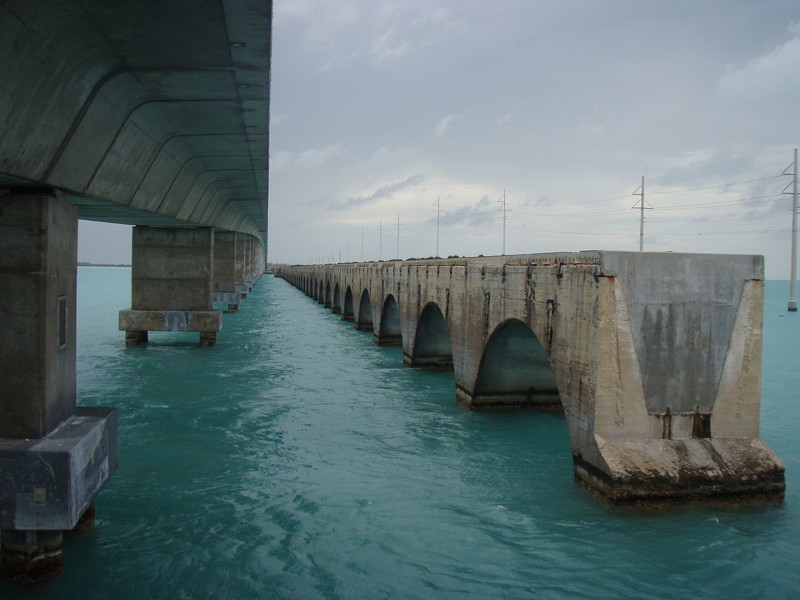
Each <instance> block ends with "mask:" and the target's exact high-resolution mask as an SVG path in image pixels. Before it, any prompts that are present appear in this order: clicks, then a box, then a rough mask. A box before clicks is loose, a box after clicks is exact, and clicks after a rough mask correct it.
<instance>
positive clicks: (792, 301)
mask: <svg viewBox="0 0 800 600" xmlns="http://www.w3.org/2000/svg"><path fill="white" fill-rule="evenodd" d="M792 166H793V169H792V260H791V263H792V267H791V268H792V272H791V277H790V280H789V308H788V310H789V312H796V311H797V148H795V149H794V162H793V163H792ZM784 173H786V171H785V170H784Z"/></svg>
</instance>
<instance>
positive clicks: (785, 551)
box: [0, 267, 800, 600]
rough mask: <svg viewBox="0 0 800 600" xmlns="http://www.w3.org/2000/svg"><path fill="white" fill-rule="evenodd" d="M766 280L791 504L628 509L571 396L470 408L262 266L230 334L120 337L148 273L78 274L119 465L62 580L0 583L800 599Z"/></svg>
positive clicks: (792, 394) (50, 591) (787, 354)
mask: <svg viewBox="0 0 800 600" xmlns="http://www.w3.org/2000/svg"><path fill="white" fill-rule="evenodd" d="M787 297H788V284H787V283H786V282H769V283H768V284H767V303H766V310H765V348H764V369H763V394H762V421H761V422H762V437H763V439H764V440H765V441H766V442H767V443H768V444H769V445H770V446H771V447H772V448H773V449H774V450H775V451H776V452H777V453H778V454H779V455H780V456H781V457H782V458H783V460H784V461H785V463H786V468H787V471H786V479H787V486H788V487H787V494H786V498H785V501H784V503H783V504H782V505H779V506H755V507H745V508H734V507H713V506H704V505H698V504H693V505H686V506H681V507H676V508H670V509H661V510H642V509H630V508H627V509H626V508H613V507H609V506H607V505H605V504H603V503H601V502H598V501H597V500H595V499H594V498H593V497H592V496H591V495H590V494H589V493H587V492H586V491H585V490H583V489H582V488H580V487H578V486H577V485H575V484H574V483H573V480H572V465H571V458H570V451H569V443H568V440H567V430H566V425H565V423H564V419H563V417H562V416H559V415H557V414H553V413H546V412H544V413H537V412H526V411H522V412H505V413H472V412H468V411H465V410H463V409H461V408H460V407H459V406H458V405H457V404H456V403H455V397H454V383H453V377H452V374H449V373H427V372H421V371H418V370H414V369H407V368H404V367H403V366H402V353H401V351H400V349H399V348H378V347H376V346H374V344H373V343H372V335H371V334H367V333H361V332H357V331H355V330H354V329H353V326H352V324H351V323H345V322H343V321H341V320H339V319H338V317H336V316H334V315H332V314H331V313H330V311H329V310H326V309H324V308H323V307H322V306H320V305H319V304H317V303H316V302H314V301H313V300H311V299H310V298H308V297H306V296H304V295H303V294H302V293H301V292H300V291H298V290H296V289H295V288H293V287H291V286H290V285H289V284H288V283H286V282H284V281H282V280H279V279H274V278H273V277H271V276H265V277H263V278H262V279H261V280H260V281H259V283H258V284H257V286H256V288H255V289H254V291H253V292H252V293H251V294H250V296H249V298H248V299H247V300H246V301H245V302H244V303H243V304H242V305H241V310H240V312H239V313H236V314H227V315H225V316H224V329H223V331H222V332H220V334H219V337H218V344H217V346H216V347H215V348H213V349H208V348H200V347H198V345H197V339H196V337H197V334H170V333H163V334H157V333H155V334H151V342H150V343H149V344H147V345H145V346H141V347H137V348H126V347H125V346H124V334H123V333H122V332H119V331H117V312H118V311H119V310H120V309H122V308H126V307H127V306H128V305H129V299H130V270H129V269H124V268H91V267H83V268H80V269H79V315H78V317H79V333H78V336H79V337H78V390H79V403H80V404H84V405H98V406H115V407H117V408H118V409H119V415H120V468H119V470H118V471H117V472H116V474H115V475H114V476H113V477H112V479H111V480H110V482H109V484H108V485H107V486H106V488H105V490H104V491H103V492H102V493H101V495H100V496H99V497H98V499H97V502H96V507H97V526H96V528H95V529H94V530H93V531H91V532H88V533H83V534H70V535H68V536H65V542H64V552H65V573H64V574H63V576H61V577H60V578H59V579H57V580H56V581H53V582H50V583H47V584H43V585H40V586H37V587H34V588H26V589H20V588H14V587H11V586H8V585H5V584H0V598H12V599H16V598H41V599H81V600H91V599H95V598H98V599H99V598H109V599H111V598H113V599H127V598H131V599H137V600H145V599H148V598H158V599H160V598H165V599H176V600H177V599H193V600H200V599H206V598H207V599H212V598H213V599H257V598H258V599H261V598H264V599H300V600H305V599H317V598H320V599H361V600H371V599H381V598H386V599H388V598H393V599H394V598H397V599H428V598H430V599H437V600H439V599H455V598H459V599H461V598H476V599H486V598H492V599H494V598H509V599H510V598H544V599H562V598H563V599H576V598H591V599H598V598H614V599H625V598H660V599H673V598H674V599H686V598H692V599H698V598H708V599H723V598H724V599H728V598H736V599H742V600H743V599H772V598H775V599H792V598H800V494H799V493H798V486H800V482H798V474H799V473H800V444H798V435H797V431H796V430H797V423H799V422H800V402H798V390H800V358H798V354H797V344H798V341H800V315H798V314H791V315H790V314H788V313H786V311H785V309H786V301H787Z"/></svg>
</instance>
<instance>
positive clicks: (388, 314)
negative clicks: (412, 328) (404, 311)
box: [375, 294, 403, 346]
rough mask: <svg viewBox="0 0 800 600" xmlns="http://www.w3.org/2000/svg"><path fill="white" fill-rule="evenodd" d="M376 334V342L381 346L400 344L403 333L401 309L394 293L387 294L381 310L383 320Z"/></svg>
mask: <svg viewBox="0 0 800 600" xmlns="http://www.w3.org/2000/svg"><path fill="white" fill-rule="evenodd" d="M378 329H379V330H378V332H377V333H376V334H375V343H376V344H377V345H379V346H400V345H402V344H403V334H402V331H401V329H400V309H399V308H398V306H397V301H396V300H395V299H394V296H393V295H392V294H389V295H388V296H386V300H384V302H383V309H382V310H381V320H380V325H379V327H378Z"/></svg>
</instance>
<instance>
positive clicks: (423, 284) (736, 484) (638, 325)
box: [276, 251, 784, 501]
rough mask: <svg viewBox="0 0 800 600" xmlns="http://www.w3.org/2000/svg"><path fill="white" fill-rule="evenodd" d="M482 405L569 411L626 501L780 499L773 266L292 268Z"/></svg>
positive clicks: (634, 260) (329, 300)
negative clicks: (767, 437) (766, 298)
mask: <svg viewBox="0 0 800 600" xmlns="http://www.w3.org/2000/svg"><path fill="white" fill-rule="evenodd" d="M276 275H277V276H279V277H282V278H284V279H286V280H287V281H289V282H290V283H292V284H293V285H295V286H296V287H298V288H300V289H301V290H302V291H304V292H305V293H307V294H308V295H310V296H312V297H313V298H315V299H317V300H318V301H319V302H321V303H324V304H325V306H327V307H330V308H331V309H332V310H333V312H334V313H339V314H341V315H342V318H344V319H346V320H352V321H353V322H354V323H355V326H356V328H358V329H361V330H371V331H373V333H374V339H375V342H376V343H377V344H402V347H403V361H404V363H405V364H406V365H408V366H412V367H422V368H437V369H443V368H452V369H453V371H454V375H455V382H456V397H457V399H458V401H459V402H460V403H461V404H462V405H464V406H466V407H468V408H470V409H487V408H503V407H505V408H508V407H524V406H528V407H553V406H559V405H563V409H564V413H565V415H566V421H567V426H568V429H569V435H570V443H571V446H572V455H573V460H574V467H575V474H576V477H577V478H578V479H579V480H580V481H581V482H583V483H585V484H586V485H588V486H589V487H591V488H593V489H595V490H598V491H600V492H601V493H602V494H603V495H605V496H606V497H608V498H610V499H611V500H613V501H637V500H641V499H645V498H659V497H673V496H695V495H728V494H752V493H768V494H782V493H783V489H784V473H783V472H784V467H783V464H782V462H781V461H780V459H779V458H778V457H777V456H776V455H775V454H774V453H773V452H772V451H771V450H770V449H769V448H768V447H767V446H766V444H764V442H763V441H761V439H760V438H759V411H760V393H761V392H760V386H761V330H762V319H763V258H762V257H760V256H731V255H708V254H704V255H701V254H673V253H633V252H606V251H597V252H579V253H569V254H566V253H565V254H534V255H519V256H503V257H480V258H460V259H447V260H443V259H439V260H422V261H415V260H410V261H405V262H400V261H391V262H377V263H356V264H352V263H350V264H336V265H312V266H290V267H281V268H279V269H277V270H276Z"/></svg>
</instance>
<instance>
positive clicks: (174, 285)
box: [119, 226, 222, 346]
mask: <svg viewBox="0 0 800 600" xmlns="http://www.w3.org/2000/svg"><path fill="white" fill-rule="evenodd" d="M132 244H133V267H132V287H131V308H130V309H127V310H122V311H120V313H119V328H120V330H122V331H125V343H126V345H128V346H135V345H137V344H139V343H141V342H145V341H147V332H148V331H196V332H199V333H200V345H201V346H214V345H215V344H216V340H217V332H218V331H220V329H222V313H221V311H219V310H214V309H213V307H212V287H213V283H214V232H213V229H212V228H210V227H196V228H188V227H187V228H168V227H142V226H137V227H134V229H133V241H132Z"/></svg>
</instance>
